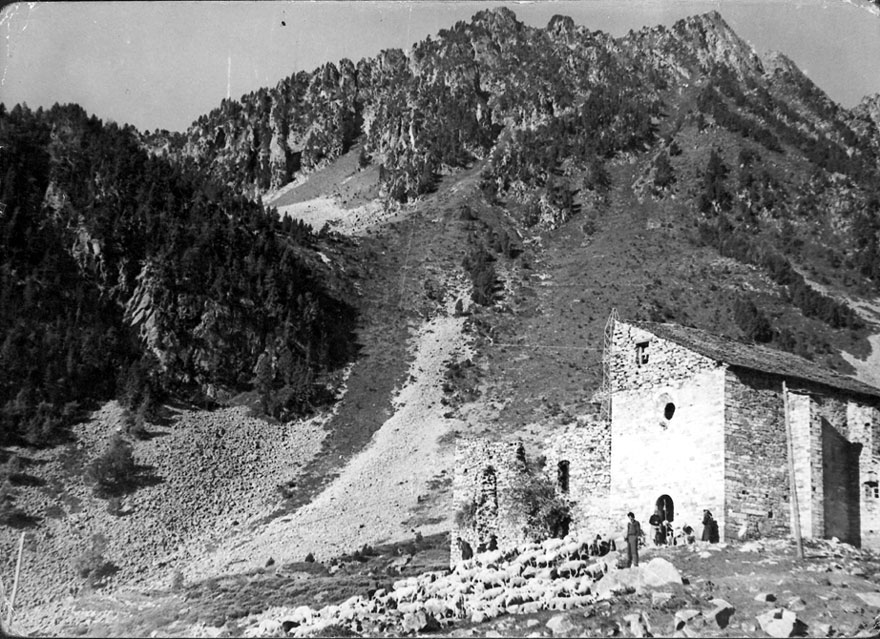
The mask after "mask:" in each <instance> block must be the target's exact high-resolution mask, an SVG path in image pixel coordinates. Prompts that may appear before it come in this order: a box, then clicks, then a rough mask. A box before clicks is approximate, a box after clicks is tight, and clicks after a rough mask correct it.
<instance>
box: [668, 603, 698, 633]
mask: <svg viewBox="0 0 880 639" xmlns="http://www.w3.org/2000/svg"><path fill="white" fill-rule="evenodd" d="M701 614H702V613H701V612H700V611H699V610H694V609H693V608H682V609H681V610H679V611H677V612H676V613H675V626H674V627H675V630H681V629H682V628H684V627H685V626H686V625H687V623H688V622H689V621H690V620H691V619H694V618H695V617H699V616H700V615H701Z"/></svg>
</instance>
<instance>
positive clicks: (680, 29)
mask: <svg viewBox="0 0 880 639" xmlns="http://www.w3.org/2000/svg"><path fill="white" fill-rule="evenodd" d="M671 30H672V33H673V34H675V36H676V38H677V40H678V41H679V43H680V44H681V45H684V46H685V47H686V48H688V49H690V50H691V52H692V53H694V54H695V55H696V56H697V58H698V59H699V60H700V62H701V63H702V64H704V65H706V66H708V67H711V66H713V65H715V64H723V65H725V66H728V67H730V68H731V69H732V70H733V71H734V72H736V74H737V76H739V77H740V78H742V77H745V76H748V75H752V74H760V73H762V72H763V66H762V65H761V60H760V58H759V57H758V55H757V54H756V53H755V51H754V49H752V47H751V46H750V45H749V44H748V43H747V42H746V41H745V40H743V39H742V38H740V37H739V36H738V35H737V34H736V33H735V32H734V31H733V29H731V28H730V26H729V25H728V24H727V23H726V22H725V21H724V18H722V17H721V14H720V13H718V12H717V11H710V12H708V13H704V14H701V15H696V16H690V17H688V18H683V19H682V20H679V21H678V22H676V23H675V24H674V25H673V26H672V29H671Z"/></svg>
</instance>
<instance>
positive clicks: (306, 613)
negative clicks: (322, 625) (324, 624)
mask: <svg viewBox="0 0 880 639" xmlns="http://www.w3.org/2000/svg"><path fill="white" fill-rule="evenodd" d="M314 616H315V612H314V611H313V610H312V609H311V608H309V607H308V606H298V607H296V608H294V610H293V614H292V615H291V616H290V620H291V621H292V622H293V623H295V624H296V625H297V626H300V625H302V624H304V623H311V621H312V618H313V617H314Z"/></svg>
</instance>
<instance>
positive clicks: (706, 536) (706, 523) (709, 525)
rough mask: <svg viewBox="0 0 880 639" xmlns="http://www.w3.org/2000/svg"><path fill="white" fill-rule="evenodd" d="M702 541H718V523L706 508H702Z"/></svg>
mask: <svg viewBox="0 0 880 639" xmlns="http://www.w3.org/2000/svg"><path fill="white" fill-rule="evenodd" d="M701 540H702V541H708V542H709V543H711V544H714V543H717V541H718V524H717V523H716V522H715V518H714V517H713V516H712V513H711V512H709V511H708V510H703V536H702V538H701Z"/></svg>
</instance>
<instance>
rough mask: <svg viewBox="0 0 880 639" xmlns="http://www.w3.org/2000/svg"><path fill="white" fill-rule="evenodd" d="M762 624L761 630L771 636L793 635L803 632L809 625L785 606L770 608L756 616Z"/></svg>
mask: <svg viewBox="0 0 880 639" xmlns="http://www.w3.org/2000/svg"><path fill="white" fill-rule="evenodd" d="M755 619H756V620H757V621H758V624H759V625H760V626H761V630H763V631H764V632H766V633H767V634H768V635H770V636H771V637H791V636H793V635H795V634H801V633H802V632H803V631H805V630H806V628H807V626H806V624H804V623H803V622H802V621H801V620H800V619H798V618H797V615H796V614H794V613H793V612H791V611H790V610H785V609H784V608H775V609H774V610H769V611H767V612H765V613H763V614H761V615H758V616H757V617H756V618H755Z"/></svg>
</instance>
